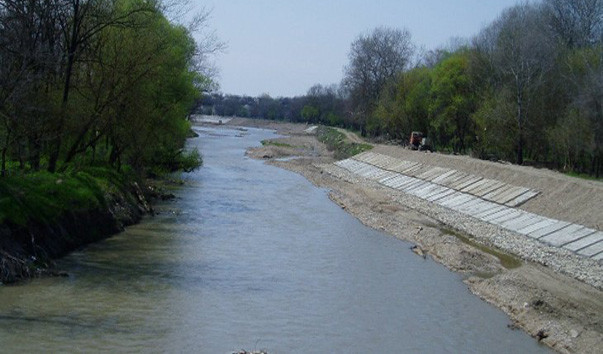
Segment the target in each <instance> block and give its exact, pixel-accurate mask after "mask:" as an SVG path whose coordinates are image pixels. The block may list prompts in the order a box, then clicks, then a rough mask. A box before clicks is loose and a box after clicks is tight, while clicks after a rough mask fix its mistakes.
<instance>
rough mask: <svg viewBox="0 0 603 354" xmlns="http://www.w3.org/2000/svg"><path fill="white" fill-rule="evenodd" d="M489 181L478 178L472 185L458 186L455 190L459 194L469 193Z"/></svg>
mask: <svg viewBox="0 0 603 354" xmlns="http://www.w3.org/2000/svg"><path fill="white" fill-rule="evenodd" d="M490 181H491V180H489V179H483V178H480V179H479V180H476V181H475V182H474V183H467V185H465V186H459V187H458V188H457V189H458V190H459V191H461V192H465V193H471V191H473V190H477V189H479V188H481V187H482V186H485V185H487V184H488V183H489V182H490Z"/></svg>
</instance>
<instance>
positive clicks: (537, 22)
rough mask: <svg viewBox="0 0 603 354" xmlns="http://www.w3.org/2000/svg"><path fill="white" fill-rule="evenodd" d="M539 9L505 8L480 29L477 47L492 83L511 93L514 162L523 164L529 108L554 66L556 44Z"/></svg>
mask: <svg viewBox="0 0 603 354" xmlns="http://www.w3.org/2000/svg"><path fill="white" fill-rule="evenodd" d="M551 38H552V36H551V34H550V33H548V32H547V27H546V26H545V23H544V17H543V16H542V11H540V9H539V8H538V7H536V6H532V5H529V4H522V5H516V6H514V7H511V8H509V9H507V10H505V11H504V12H503V13H502V15H501V16H500V17H499V18H498V19H497V20H496V21H495V22H494V23H493V24H492V25H490V26H489V27H488V28H486V29H485V30H484V31H482V34H480V36H479V37H478V40H477V42H481V43H480V44H479V45H477V46H476V48H477V49H478V50H480V51H482V54H483V55H484V57H485V58H487V60H488V61H489V66H490V69H489V70H490V73H491V74H492V76H493V78H494V81H496V82H495V85H497V86H504V87H507V88H508V89H509V90H510V91H511V92H513V97H514V101H515V103H514V105H515V114H514V115H515V121H516V124H517V136H516V153H517V163H518V164H522V163H523V153H524V151H523V150H524V142H525V129H526V123H527V121H528V111H529V110H528V108H529V106H530V103H531V100H532V98H533V95H534V93H535V91H536V90H537V89H538V88H539V87H540V86H541V85H542V84H543V83H544V82H545V80H544V79H545V75H546V74H547V73H548V72H549V71H550V70H551V69H552V68H553V64H554V59H555V54H556V52H555V46H554V45H553V44H552V43H551Z"/></svg>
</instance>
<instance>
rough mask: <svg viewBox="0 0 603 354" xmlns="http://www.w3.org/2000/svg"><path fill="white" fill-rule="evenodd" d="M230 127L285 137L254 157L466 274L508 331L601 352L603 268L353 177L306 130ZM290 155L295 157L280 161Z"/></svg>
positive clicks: (570, 349)
mask: <svg viewBox="0 0 603 354" xmlns="http://www.w3.org/2000/svg"><path fill="white" fill-rule="evenodd" d="M229 124H230V125H239V126H241V125H243V126H253V127H261V128H268V129H275V130H276V131H277V132H278V133H279V134H282V135H287V136H288V137H287V138H281V139H278V142H279V143H281V144H277V145H270V144H267V145H265V146H263V147H260V148H255V149H250V150H249V151H248V155H250V156H251V157H254V158H260V159H264V160H267V162H268V163H270V164H273V165H276V166H279V167H282V168H285V169H288V170H291V171H294V172H297V173H300V174H302V175H303V176H304V177H306V178H307V179H308V180H310V181H311V182H312V183H314V184H315V185H317V186H320V187H323V188H327V189H329V190H330V198H331V199H332V200H333V201H334V202H335V203H337V204H338V205H340V206H341V207H342V208H344V209H345V210H346V211H348V212H349V213H350V214H352V215H354V216H355V217H357V218H358V219H359V220H360V221H361V222H363V223H364V224H366V225H368V226H370V227H373V228H375V229H378V230H382V231H384V232H386V233H388V234H390V235H392V236H394V237H397V238H400V239H404V240H407V241H410V242H413V243H414V244H416V245H417V247H418V249H419V250H420V251H421V252H422V253H423V256H425V257H430V258H432V259H433V260H435V261H436V262H439V263H441V264H443V265H444V266H446V267H447V268H449V269H451V270H453V271H455V272H459V273H461V274H464V276H465V280H464V281H465V283H466V284H467V286H468V287H469V290H470V291H472V292H473V293H474V294H475V295H477V296H479V297H480V298H482V299H483V300H484V301H487V302H489V303H491V304H493V305H494V306H497V307H498V308H500V309H501V310H503V311H504V312H505V313H506V314H507V315H508V316H509V318H510V320H511V322H510V323H509V328H510V329H516V328H520V329H523V330H525V331H526V332H528V333H529V334H530V335H532V336H533V337H534V338H536V339H537V340H539V341H540V342H541V343H543V344H546V345H547V346H549V347H551V348H553V349H554V350H556V351H558V352H562V353H598V352H600V351H601V350H603V319H602V318H601V313H603V291H602V290H601V289H602V288H603V280H602V279H603V271H602V270H601V265H600V264H599V263H597V262H596V261H592V260H590V259H585V258H581V257H578V256H575V255H571V254H568V252H565V251H563V250H555V249H553V248H551V247H548V246H545V245H543V244H539V243H538V242H536V241H532V240H526V238H525V237H520V236H519V235H515V234H513V233H511V232H505V231H504V230H500V229H499V228H496V227H494V226H492V225H490V224H486V223H483V222H478V221H477V220H474V219H472V218H470V217H467V216H463V215H460V214H459V213H455V212H452V211H451V210H448V209H445V208H442V207H437V206H434V205H433V203H428V202H426V201H424V200H421V199H419V198H416V197H413V196H409V195H407V194H404V193H402V192H399V191H398V192H397V191H394V190H392V189H390V188H387V187H384V186H381V185H378V184H377V183H374V182H372V181H369V180H366V179H363V178H360V177H357V176H354V175H353V174H351V173H349V172H348V171H346V170H343V169H341V168H338V167H337V166H335V165H334V164H333V162H334V159H333V158H332V153H331V152H329V151H327V149H326V148H325V146H324V145H322V144H321V143H319V142H318V141H317V140H316V139H315V137H313V136H312V135H309V134H307V133H305V132H304V131H305V130H306V129H307V126H305V125H295V124H287V123H286V124H278V123H274V122H268V121H257V120H243V119H235V120H232V121H231V122H229ZM378 148H381V149H382V150H388V149H389V150H394V153H395V149H396V148H395V147H391V146H389V147H376V149H378ZM398 149H400V148H398ZM434 155H435V154H434ZM287 156H297V158H295V159H287V160H285V161H283V159H281V158H282V157H287ZM418 158H421V157H418ZM440 158H445V156H444V157H440ZM472 163H473V162H472ZM467 165H470V164H467ZM499 167H500V166H496V168H497V169H498V168H499ZM466 168H468V169H469V168H470V167H466ZM517 168H518V166H510V169H511V170H512V171H513V172H512V173H513V174H518V172H517ZM503 169H504V166H503ZM474 172H475V173H479V172H480V171H474ZM497 173H499V172H497ZM503 173H504V171H503ZM591 183H592V182H591ZM587 187H588V186H587ZM573 188H574V187H573ZM545 201H546V199H545ZM528 207H529V208H532V209H538V208H539V207H540V208H542V209H543V210H545V208H549V209H551V210H553V209H554V208H552V207H551V206H549V205H545V206H543V207H541V206H538V205H529V206H528ZM554 212H558V211H555V210H554ZM579 217H580V216H576V218H579ZM586 217H587V218H589V217H590V219H592V216H591V215H587V216H586ZM409 252H411V250H409ZM509 260H511V262H509ZM505 261H506V262H505ZM509 264H511V265H509Z"/></svg>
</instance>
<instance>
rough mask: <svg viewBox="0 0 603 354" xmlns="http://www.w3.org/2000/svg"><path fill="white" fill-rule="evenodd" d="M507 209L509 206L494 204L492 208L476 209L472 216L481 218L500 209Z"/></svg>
mask: <svg viewBox="0 0 603 354" xmlns="http://www.w3.org/2000/svg"><path fill="white" fill-rule="evenodd" d="M507 209H509V208H508V207H505V206H502V205H496V207H494V208H491V209H487V210H483V211H478V212H477V213H475V214H473V215H472V216H473V217H476V218H478V219H480V220H481V219H482V218H484V217H486V216H489V215H492V214H494V213H498V212H500V211H503V210H507Z"/></svg>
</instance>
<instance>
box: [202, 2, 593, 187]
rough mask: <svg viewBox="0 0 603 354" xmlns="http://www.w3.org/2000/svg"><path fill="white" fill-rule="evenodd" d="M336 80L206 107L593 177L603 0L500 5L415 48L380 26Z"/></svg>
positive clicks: (212, 99)
mask: <svg viewBox="0 0 603 354" xmlns="http://www.w3.org/2000/svg"><path fill="white" fill-rule="evenodd" d="M345 72H346V74H345V77H344V79H343V81H342V83H341V84H340V85H339V86H327V87H325V86H321V85H316V86H314V87H312V88H311V89H310V90H309V91H308V93H307V94H306V95H305V96H301V97H294V98H271V97H269V96H267V95H264V96H262V97H258V98H251V97H238V96H223V95H220V94H214V95H211V96H207V97H205V98H204V101H202V102H200V106H199V108H198V110H199V111H202V112H204V113H206V114H209V113H214V114H218V115H238V116H244V117H259V118H266V119H278V120H288V121H292V122H309V123H320V124H329V125H339V126H343V127H347V128H351V129H355V130H358V131H360V132H361V133H362V134H363V135H365V136H369V137H374V138H380V139H388V140H399V141H402V142H404V141H406V139H407V138H408V136H409V135H410V133H411V132H412V131H416V130H418V131H422V132H424V133H425V134H427V135H428V136H430V137H431V138H432V140H433V142H434V144H435V145H436V147H437V148H438V149H439V150H446V151H450V152H454V153H470V154H472V155H474V156H476V157H480V158H487V159H493V158H495V159H504V160H507V161H512V162H514V163H517V164H525V163H529V164H536V165H544V166H547V167H551V168H556V169H559V170H563V171H574V172H579V173H586V174H590V175H593V176H596V177H600V176H601V174H602V173H603V170H602V168H603V1H602V0H544V1H542V2H539V3H522V4H519V5H516V6H514V7H511V8H508V9H506V10H504V11H503V12H502V14H501V15H500V16H499V17H498V18H497V19H496V20H495V21H494V22H492V23H490V24H489V25H488V26H486V27H485V28H484V29H483V30H482V31H481V32H480V33H478V34H477V35H476V36H475V37H474V38H472V39H471V40H467V41H464V42H461V43H456V44H454V45H451V46H449V47H448V48H446V49H439V50H434V51H429V52H426V53H422V54H420V55H419V54H417V50H416V48H415V46H414V45H413V44H412V42H411V37H410V34H409V33H408V31H406V30H399V29H391V28H383V27H381V28H377V29H375V30H374V31H373V32H371V33H368V34H363V35H360V36H359V37H358V38H357V39H356V40H355V41H354V42H353V43H352V45H351V50H350V53H349V64H348V65H347V66H346V68H345Z"/></svg>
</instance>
